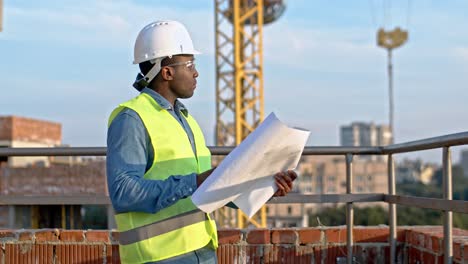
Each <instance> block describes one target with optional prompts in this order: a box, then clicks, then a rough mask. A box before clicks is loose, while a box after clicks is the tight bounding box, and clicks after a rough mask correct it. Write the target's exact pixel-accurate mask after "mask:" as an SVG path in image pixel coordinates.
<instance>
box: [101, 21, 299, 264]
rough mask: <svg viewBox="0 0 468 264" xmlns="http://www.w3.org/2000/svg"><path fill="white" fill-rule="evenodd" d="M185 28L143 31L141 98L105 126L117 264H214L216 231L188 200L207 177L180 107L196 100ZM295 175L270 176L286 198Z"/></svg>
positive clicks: (196, 133)
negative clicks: (116, 238)
mask: <svg viewBox="0 0 468 264" xmlns="http://www.w3.org/2000/svg"><path fill="white" fill-rule="evenodd" d="M196 54H199V52H198V51H196V50H195V49H194V47H193V43H192V39H191V37H190V35H189V33H188V32H187V30H186V28H185V27H184V26H183V25H182V24H181V23H179V22H176V21H157V22H154V23H151V24H149V25H147V26H146V27H144V28H143V29H142V30H141V31H140V33H139V35H138V37H137V39H136V43H135V50H134V61H133V63H134V64H139V67H140V71H141V73H140V74H138V76H137V80H136V81H135V83H134V87H135V88H137V89H138V90H139V91H140V94H139V95H138V96H137V97H135V98H133V99H131V100H130V101H127V102H125V103H122V104H120V105H119V106H118V107H117V108H116V109H115V110H114V111H113V112H112V114H111V116H110V118H109V128H108V137H107V179H108V180H107V185H108V189H109V195H110V198H111V201H112V205H113V208H114V210H115V213H116V214H115V219H116V223H117V228H118V231H119V244H120V246H119V249H120V259H121V262H122V263H217V260H216V252H215V250H216V248H217V243H218V242H217V231H216V225H215V222H214V221H213V219H212V218H211V217H210V215H208V214H206V213H204V212H202V211H201V210H199V209H198V208H196V207H195V205H194V204H193V203H192V201H191V199H190V196H191V195H192V194H193V192H194V191H195V190H196V189H197V187H198V186H200V184H201V183H202V182H203V181H204V180H205V179H206V178H207V177H208V176H209V175H210V174H211V172H212V170H213V169H212V168H211V155H210V151H209V150H208V148H207V147H206V145H205V139H204V137H203V133H202V131H201V129H200V127H199V126H198V124H197V122H196V121H195V119H194V118H193V117H192V116H191V115H190V114H189V112H188V110H187V108H186V107H185V106H184V105H183V104H182V103H181V102H180V101H179V100H178V99H185V98H190V97H192V96H193V94H194V91H195V88H196V84H197V77H198V71H197V69H196V67H195V57H194V55H196ZM296 177H297V175H296V174H295V173H294V172H293V171H287V172H280V173H277V174H276V175H275V181H276V184H277V185H278V191H277V192H276V193H275V196H283V195H286V194H287V193H288V192H289V191H290V190H291V188H292V182H293V181H294V180H295V179H296Z"/></svg>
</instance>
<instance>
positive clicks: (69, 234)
mask: <svg viewBox="0 0 468 264" xmlns="http://www.w3.org/2000/svg"><path fill="white" fill-rule="evenodd" d="M60 241H62V242H83V241H84V234H83V230H62V232H60Z"/></svg>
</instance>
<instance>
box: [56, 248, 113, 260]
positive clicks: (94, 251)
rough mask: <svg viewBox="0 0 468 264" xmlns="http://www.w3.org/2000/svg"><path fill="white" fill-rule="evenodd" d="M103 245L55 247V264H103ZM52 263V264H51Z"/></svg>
mask: <svg viewBox="0 0 468 264" xmlns="http://www.w3.org/2000/svg"><path fill="white" fill-rule="evenodd" d="M103 247H105V245H86V244H60V245H56V262H55V263H103V262H104V255H103V253H104V248H103ZM51 263H52V262H51Z"/></svg>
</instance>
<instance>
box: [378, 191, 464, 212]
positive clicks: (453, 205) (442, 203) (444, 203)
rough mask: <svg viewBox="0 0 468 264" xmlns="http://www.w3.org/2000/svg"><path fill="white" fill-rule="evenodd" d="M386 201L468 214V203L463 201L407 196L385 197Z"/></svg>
mask: <svg viewBox="0 0 468 264" xmlns="http://www.w3.org/2000/svg"><path fill="white" fill-rule="evenodd" d="M384 201H385V202H387V203H394V204H400V205H407V206H414V207H420V208H426V209H434V210H446V211H453V212H458V213H465V214H468V201H462V200H445V199H438V198H426V197H415V196H406V195H385V197H384Z"/></svg>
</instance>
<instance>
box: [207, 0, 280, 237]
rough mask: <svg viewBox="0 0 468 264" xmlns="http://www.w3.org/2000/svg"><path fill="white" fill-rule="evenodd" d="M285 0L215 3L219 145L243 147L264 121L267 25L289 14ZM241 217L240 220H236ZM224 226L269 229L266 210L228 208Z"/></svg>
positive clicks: (222, 215) (220, 217) (220, 216)
mask: <svg viewBox="0 0 468 264" xmlns="http://www.w3.org/2000/svg"><path fill="white" fill-rule="evenodd" d="M284 9H285V4H284V1H281V0H215V38H216V144H217V145H218V146H234V145H238V144H240V143H241V141H242V140H243V139H245V138H246V137H247V135H248V134H249V133H250V132H252V131H253V130H254V129H255V128H256V127H257V126H258V125H259V124H260V122H261V121H262V120H263V118H264V112H263V107H264V105H263V38H262V35H263V25H264V24H268V23H271V22H273V21H275V20H276V19H277V18H279V16H281V14H282V13H283V12H284ZM236 216H237V217H236ZM215 218H216V219H217V222H218V224H219V225H220V226H226V227H234V226H237V227H239V228H244V227H246V225H247V223H248V222H250V224H253V225H255V226H256V227H266V224H267V221H266V207H263V208H262V209H261V210H260V212H259V213H257V215H255V216H254V217H252V218H251V219H248V217H246V216H245V215H244V214H243V213H242V212H240V211H235V210H232V209H228V208H223V209H220V210H218V211H217V212H216V213H215Z"/></svg>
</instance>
